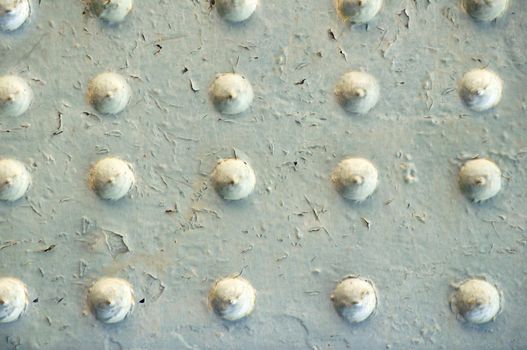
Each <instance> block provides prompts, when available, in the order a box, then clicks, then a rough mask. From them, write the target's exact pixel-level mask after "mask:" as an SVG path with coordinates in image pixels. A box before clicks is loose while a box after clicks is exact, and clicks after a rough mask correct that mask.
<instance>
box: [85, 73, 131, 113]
mask: <svg viewBox="0 0 527 350" xmlns="http://www.w3.org/2000/svg"><path fill="white" fill-rule="evenodd" d="M131 95H132V92H131V89H130V86H129V85H128V83H127V82H126V79H125V78H123V77H122V76H121V75H119V74H117V73H111V72H106V73H101V74H99V75H97V76H96V77H95V78H93V79H92V80H91V81H90V82H89V83H88V92H87V98H88V101H89V103H90V104H91V105H92V106H93V107H94V108H95V109H96V110H97V111H98V112H99V113H102V114H118V113H120V112H121V111H123V110H124V109H125V108H126V105H127V104H128V102H129V101H130V97H131Z"/></svg>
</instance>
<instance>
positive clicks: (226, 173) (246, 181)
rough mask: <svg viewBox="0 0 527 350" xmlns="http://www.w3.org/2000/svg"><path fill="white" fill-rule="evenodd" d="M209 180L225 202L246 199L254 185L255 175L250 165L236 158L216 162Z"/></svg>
mask: <svg viewBox="0 0 527 350" xmlns="http://www.w3.org/2000/svg"><path fill="white" fill-rule="evenodd" d="M211 178H212V184H213V186H214V188H215V189H216V191H217V192H218V194H219V195H220V196H221V197H222V198H223V199H227V200H240V199H243V198H246V197H248V196H249V195H250V194H251V193H252V192H253V190H254V187H255V185H256V175H255V173H254V170H253V168H252V167H251V165H250V164H249V163H248V162H247V161H244V160H242V159H237V158H229V159H222V160H220V161H218V163H217V164H216V167H215V168H214V171H213V172H212V175H211Z"/></svg>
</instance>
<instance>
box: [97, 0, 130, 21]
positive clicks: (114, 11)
mask: <svg viewBox="0 0 527 350" xmlns="http://www.w3.org/2000/svg"><path fill="white" fill-rule="evenodd" d="M133 5H134V2H133V0H92V2H91V6H92V10H93V12H94V13H95V15H96V16H97V17H99V18H100V19H102V20H104V21H106V22H108V23H110V24H117V23H121V22H122V21H124V19H125V18H126V16H127V15H128V13H129V12H130V11H131V10H132V7H133Z"/></svg>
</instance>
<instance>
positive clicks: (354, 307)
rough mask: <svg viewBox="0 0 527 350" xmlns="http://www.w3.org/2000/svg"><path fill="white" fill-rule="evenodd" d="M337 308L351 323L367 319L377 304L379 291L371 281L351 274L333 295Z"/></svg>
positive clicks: (338, 285)
mask: <svg viewBox="0 0 527 350" xmlns="http://www.w3.org/2000/svg"><path fill="white" fill-rule="evenodd" d="M331 300H332V301H333V306H334V307H335V310H337V312H338V313H339V314H340V315H341V316H342V317H343V318H345V319H346V320H348V321H349V322H351V323H358V322H362V321H364V320H366V319H367V318H368V317H370V315H371V314H372V313H373V311H374V310H375V308H376V306H377V293H376V291H375V288H374V286H373V283H372V282H371V281H368V280H365V279H362V278H359V277H355V276H349V277H346V278H344V279H343V280H342V281H341V282H340V283H339V284H337V287H336V288H335V290H334V291H333V294H332V295H331Z"/></svg>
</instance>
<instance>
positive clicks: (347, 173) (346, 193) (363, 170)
mask: <svg viewBox="0 0 527 350" xmlns="http://www.w3.org/2000/svg"><path fill="white" fill-rule="evenodd" d="M378 178H379V176H378V172H377V168H375V166H374V165H373V164H372V163H371V162H370V161H369V160H367V159H364V158H347V159H344V160H342V161H341V162H340V163H339V164H338V165H337V166H336V167H335V169H334V170H333V174H332V176H331V180H332V181H333V183H334V185H335V187H336V189H337V190H338V191H339V192H340V194H341V195H342V196H343V197H344V198H346V199H349V200H352V201H356V202H362V201H364V200H365V199H366V198H368V197H369V196H371V195H372V194H373V192H374V191H375V189H376V188H377V184H378V181H379V180H378Z"/></svg>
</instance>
